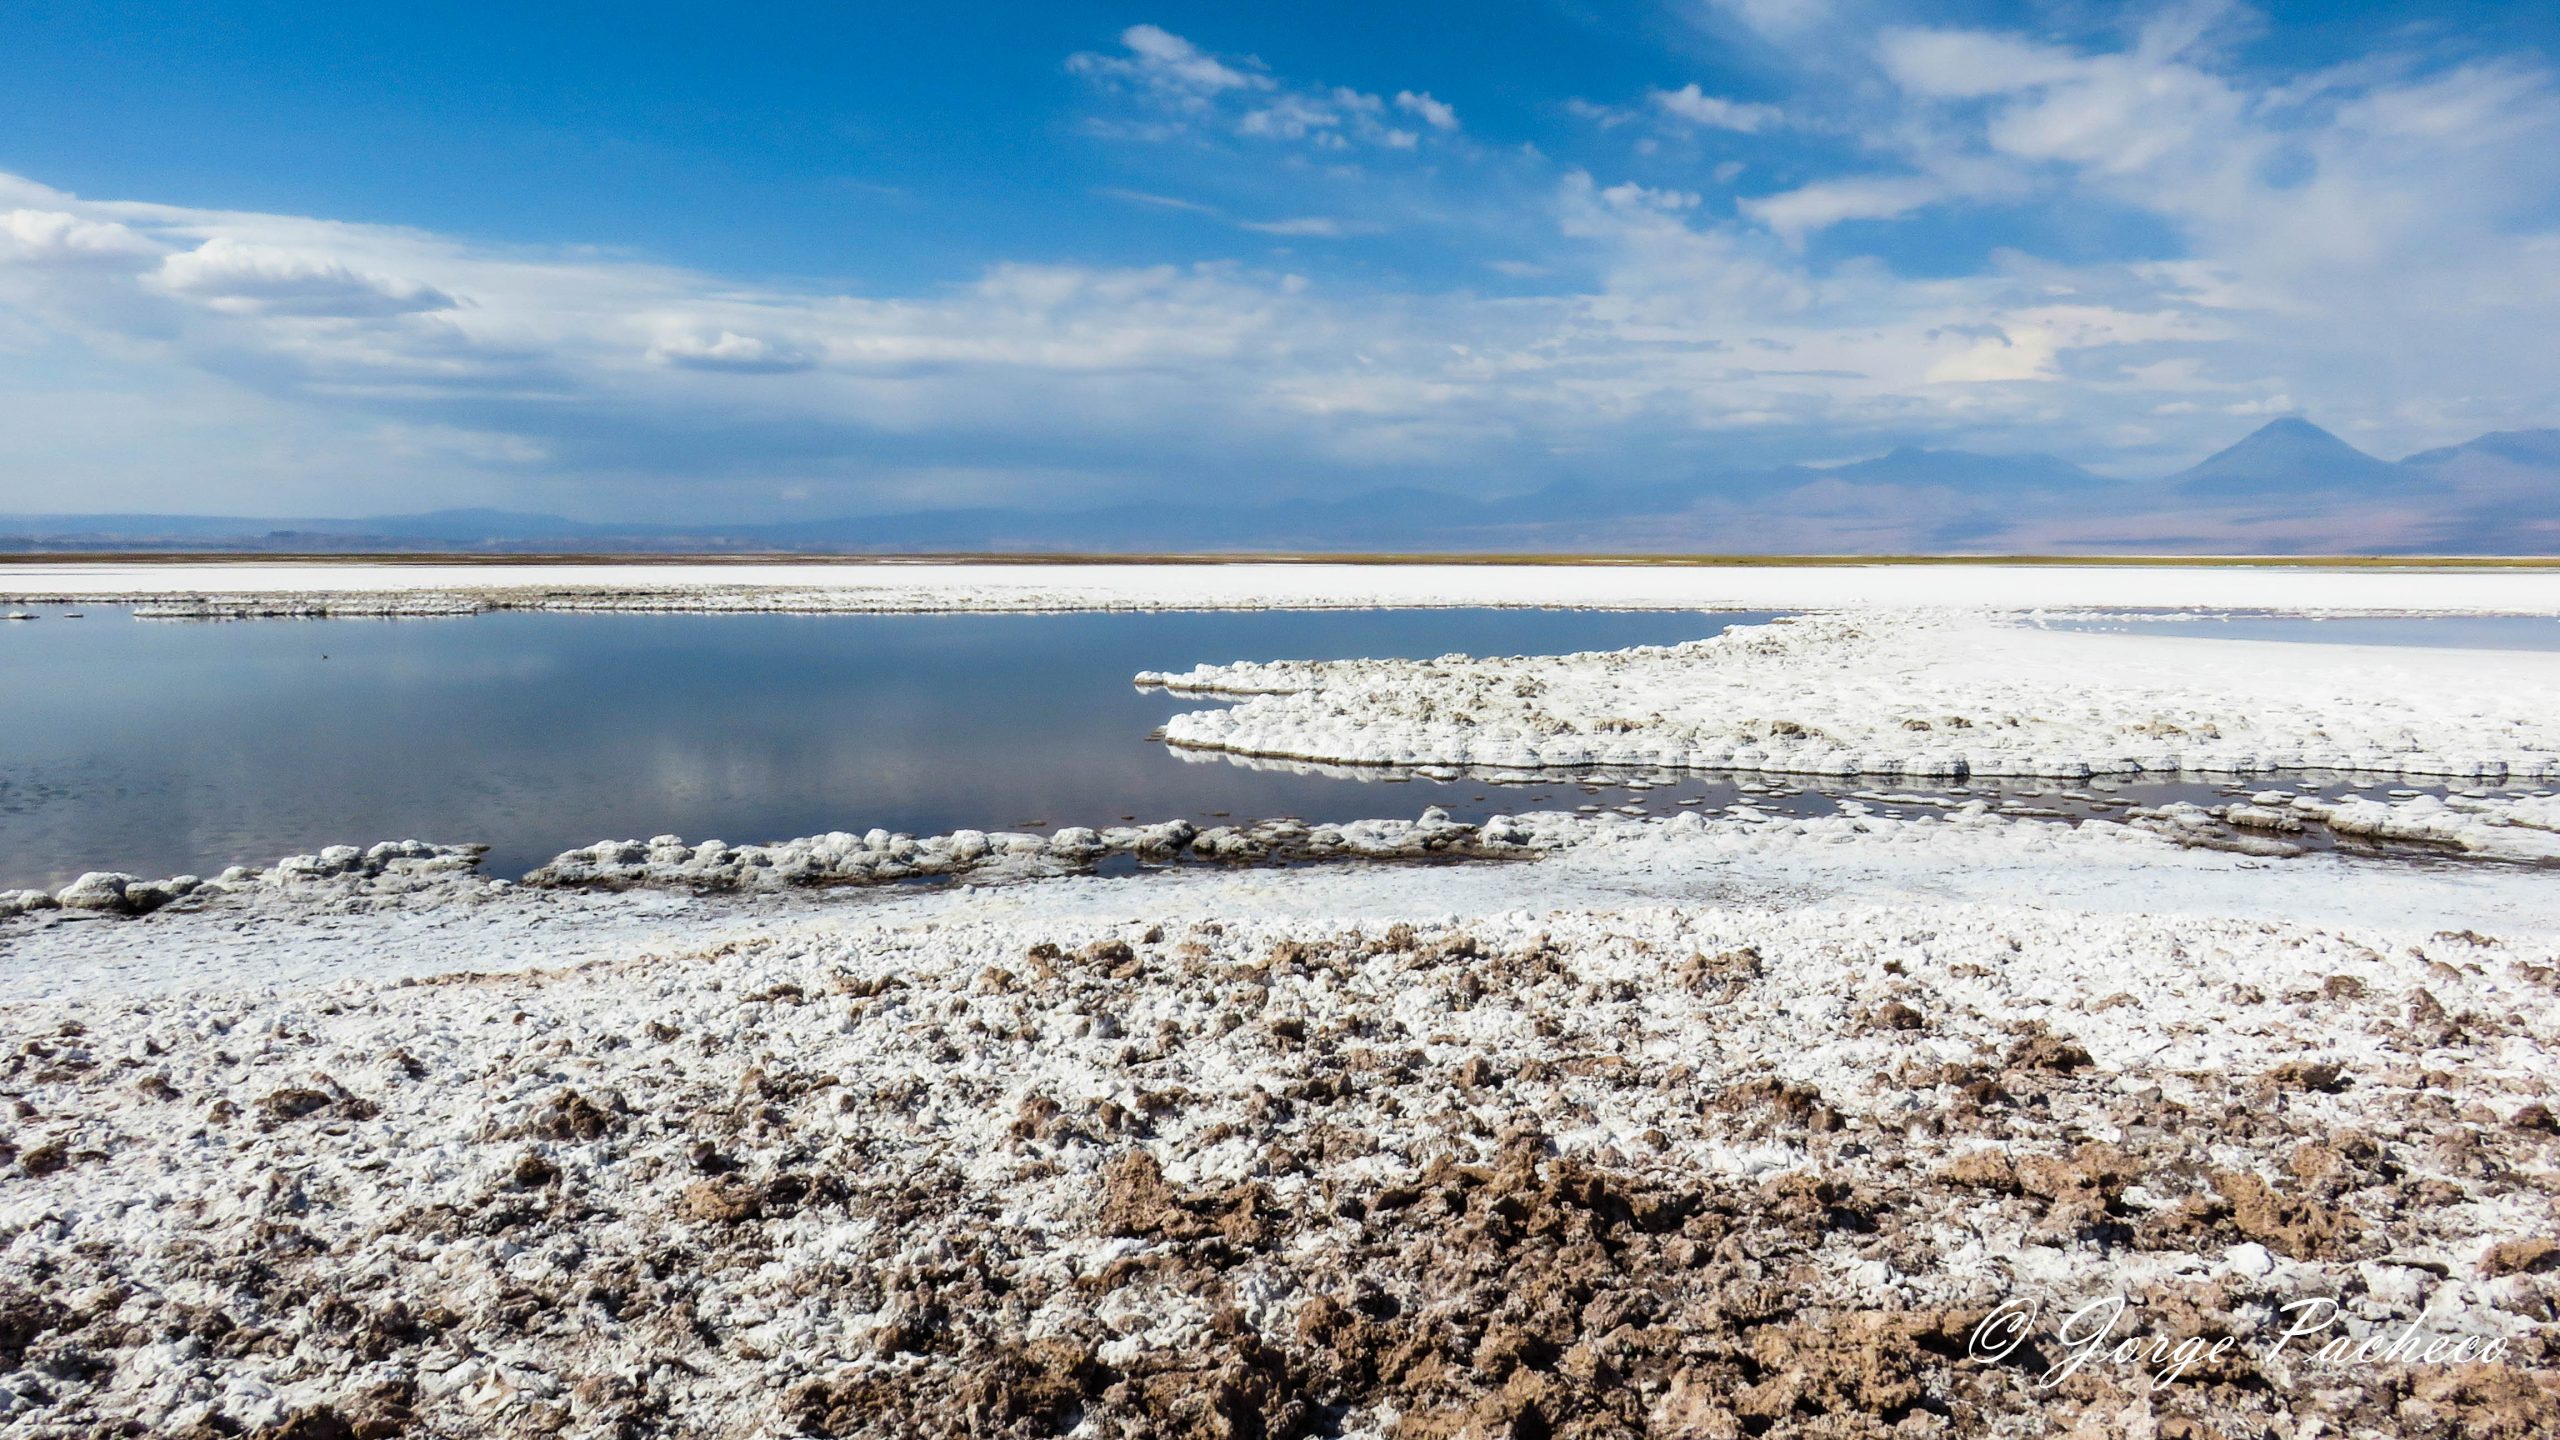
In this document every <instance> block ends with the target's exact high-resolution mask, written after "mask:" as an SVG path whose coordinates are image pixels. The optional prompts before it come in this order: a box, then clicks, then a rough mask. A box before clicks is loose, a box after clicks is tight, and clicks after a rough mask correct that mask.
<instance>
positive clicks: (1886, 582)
mask: <svg viewBox="0 0 2560 1440" xmlns="http://www.w3.org/2000/svg"><path fill="white" fill-rule="evenodd" d="M0 601H7V602H20V603H86V604H131V605H136V606H141V607H144V609H145V613H149V614H153V615H159V616H165V617H171V618H216V619H218V618H231V617H238V618H248V617H256V616H279V617H284V616H307V617H326V616H437V615H463V614H473V613H478V612H481V611H485V610H559V611H699V612H712V613H754V612H774V611H779V612H792V613H810V614H937V613H1009V612H1044V611H1073V610H1266V609H1373V608H1417V607H1445V606H1497V607H1499V606H1569V607H1588V608H1598V609H1670V610H1690V609H1698V610H1736V609H1740V610H1755V609H1774V610H1867V609H1877V608H1882V609H1894V608H1899V607H1905V606H1912V605H1960V606H1978V607H1988V608H1994V609H2001V610H2009V611H2031V610H2047V611H2089V610H2125V609H2143V608H2158V607H2174V608H2185V609H2194V610H2207V611H2268V612H2285V613H2302V614H2308V613H2322V614H2337V615H2352V614H2413V615H2414V614H2445V615H2455V614H2476V615H2560V570H2551V569H2532V568H2526V569H2514V570H2481V569H2464V570H2428V569H2426V568H2424V567H2423V566H2422V565H2421V566H2414V567H2412V568H2410V569H2406V570H2402V569H2374V568H2370V567H2358V568H2354V569H2322V568H2319V567H2317V566H2300V567H2293V566H2276V567H2241V566H2229V565H2224V566H2216V565H2212V564H2196V565H2146V566H2102V565H2091V566H2077V565H2000V564H1992V563H1985V564H1932V565H1885V564H1877V565H1855V564H1820V565H1794V564H1787V565H1765V566H1751V565H1676V564H1651V565H1648V564H1580V563H1568V564H1552V565H1500V564H1489V565H1451V564H1432V563H1428V562H1415V563H1398V564H1340V563H1324V562H1307V563H1295V564H1275V563H1268V562H1250V561H1238V562H1231V563H1160V564H1113V563H1097V564H1003V563H988V562H940V561H890V560H884V561H874V562H866V563H833V564H829V563H777V564H741V563H736V562H724V561H718V560H703V561H694V562H687V563H682V564H655V565H636V564H613V563H587V564H550V563H545V564H527V565H512V564H511V565H467V564H450V563H435V562H420V563H408V564H380V563H361V562H355V563H349V562H338V563H330V562H305V563H278V562H242V563H228V564H204V563H169V564H153V563H130V562H110V563H96V564H87V563H69V562H62V563H45V564H28V563H18V564H0Z"/></svg>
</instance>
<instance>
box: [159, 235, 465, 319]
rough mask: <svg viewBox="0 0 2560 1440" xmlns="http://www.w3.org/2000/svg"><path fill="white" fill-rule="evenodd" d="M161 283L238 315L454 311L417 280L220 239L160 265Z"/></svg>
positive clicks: (449, 301) (343, 316)
mask: <svg viewBox="0 0 2560 1440" xmlns="http://www.w3.org/2000/svg"><path fill="white" fill-rule="evenodd" d="M156 278H157V283H158V284H159V286H160V288H161V289H163V290H166V291H168V292H169V293H170V294H173V295H178V296H183V297H185V298H186V299H189V300H194V301H198V302H200V303H202V304H203V305H205V306H207V307H208V308H211V309H214V310H219V311H222V312H224V313H226V314H233V315H272V316H302V317H309V318H326V319H348V320H359V319H381V318H384V317H388V316H393V315H412V314H417V313H419V312H421V311H427V310H449V309H451V308H453V306H454V304H455V301H454V299H453V297H452V296H450V295H447V294H445V293H444V292H443V291H441V290H438V289H436V288H435V287H434V286H432V285H428V284H425V283H424V282H421V281H418V280H412V279H408V278H405V277H399V276H386V275H372V274H363V273H359V272H358V271H355V270H352V269H350V268H348V267H347V266H346V265H345V264H343V263H341V262H339V261H337V260H335V259H333V258H330V257H329V256H327V255H325V254H320V255H315V254H312V253H310V252H307V251H296V250H292V249H286V248H282V247H278V246H272V245H258V244H254V243H250V242H247V241H242V240H236V239H233V238H231V237H229V236H222V235H217V236H215V237H214V238H212V239H210V240H207V241H205V242H204V243H203V244H202V245H199V246H197V247H196V248H194V249H192V250H182V251H180V252H178V253H177V254H174V255H171V256H169V257H168V258H167V259H165V260H163V261H161V262H160V269H159V273H158V276H157V277H156Z"/></svg>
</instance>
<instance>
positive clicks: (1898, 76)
mask: <svg viewBox="0 0 2560 1440" xmlns="http://www.w3.org/2000/svg"><path fill="white" fill-rule="evenodd" d="M1876 54H1877V58H1879V59H1880V60H1882V61H1883V63H1884V70H1885V73H1886V74H1887V75H1889V76H1891V77H1892V78H1893V80H1894V83H1896V84H1898V85H1900V86H1901V87H1902V88H1903V89H1904V90H1906V91H1908V92H1910V93H1911V94H1914V95H1927V96H1931V97H1935V98H1940V99H1973V98H1978V97H1981V96H1985V95H2007V94H2011V93H2014V92H2016V91H2019V90H2026V89H2031V88H2033V87H2035V86H2038V85H2044V84H2048V83H2050V82H2052V81H2055V80H2060V79H2063V78H2066V77H2068V76H2070V75H2071V74H2073V73H2074V72H2075V71H2076V70H2077V68H2078V66H2079V60H2078V58H2077V57H2075V56H2073V55H2072V54H2071V53H2070V52H2069V51H2066V50H2061V49H2058V48H2056V47H2054V46H2051V45H2042V44H2038V43H2036V42H2033V41H2029V40H2020V39H2017V38H2015V37H2013V36H2008V35H1995V34H1988V33H1985V32H1982V31H1975V30H1903V29H1895V30H1887V31H1886V32H1884V34H1883V35H1882V36H1881V37H1880V38H1879V39H1878V41H1877V45H1876Z"/></svg>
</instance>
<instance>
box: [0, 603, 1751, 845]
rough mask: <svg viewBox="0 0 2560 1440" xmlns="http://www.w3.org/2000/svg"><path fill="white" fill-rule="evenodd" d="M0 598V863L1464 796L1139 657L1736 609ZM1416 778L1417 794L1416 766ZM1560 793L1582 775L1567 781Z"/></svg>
mask: <svg viewBox="0 0 2560 1440" xmlns="http://www.w3.org/2000/svg"><path fill="white" fill-rule="evenodd" d="M37 613H38V615H39V617H40V618H38V619H37V620H34V621H27V622H19V623H15V624H9V625H6V626H0V887H10V886H24V885H58V884H60V883H62V882H63V881H65V880H68V879H69V878H71V877H73V876H76V875H77V874H79V873H80V872H81V871H83V870H94V869H115V870H125V871H130V872H132V873H135V874H140V875H169V874H180V873H193V874H211V873H213V872H215V871H217V870H219V869H221V868H222V867H223V866H225V865H229V864H235V863H237V864H253V865H255V864H265V863H267V862H269V861H272V860H274V859H275V858H276V857H277V856H279V855H285V854H291V853H296V852H300V851H308V850H312V849H315V848H317V847H319V846H322V845H328V844H339V843H345V844H369V843H371V842H373V841H376V840H384V839H401V838H416V839H421V840H431V841H436V842H438V843H461V842H466V841H476V842H480V843H485V844H489V845H491V846H493V847H494V848H493V851H492V853H491V855H490V858H489V864H488V868H489V870H490V872H491V873H493V874H500V875H512V874H520V873H522V872H523V871H525V870H528V869H530V868H532V867H533V866H536V865H539V864H541V863H542V862H543V861H545V860H548V859H550V858H551V857H552V856H553V855H555V854H557V853H559V852H560V851H562V850H565V849H568V848H570V847H572V846H577V845H584V844H588V843H590V842H592V841H595V840H600V839H617V838H624V837H635V838H645V837H647V836H650V835H657V834H665V833H673V834H680V835H683V836H685V837H687V838H689V839H694V840H703V839H723V840H728V841H731V842H737V843H744V842H751V841H759V840H770V839H781V838H787V837H790V836H794V835H807V834H816V833H821V832H825V831H829V830H854V831H861V830H865V829H869V828H870V827H872V826H875V825H876V826H881V827H884V828H887V829H890V830H904V831H907V832H910V833H913V834H933V833H937V832H941V831H947V830H952V829H957V828H960V827H964V826H968V827H976V828H981V829H1029V828H1049V827H1051V826H1056V825H1109V824H1116V823H1119V822H1120V821H1121V820H1123V819H1124V818H1126V817H1132V816H1134V817H1137V818H1139V819H1141V820H1146V821H1156V820H1165V819H1172V818H1174V817H1176V816H1181V817H1186V818H1190V819H1193V820H1195V821H1201V822H1206V823H1214V820H1215V818H1216V817H1219V816H1221V815H1233V816H1235V817H1239V818H1262V817H1265V816H1270V815H1286V814H1294V815H1299V816H1302V817H1304V818H1306V819H1309V820H1318V821H1322V820H1350V819H1358V818H1362V817H1365V816H1370V815H1377V814H1405V815H1410V814H1413V813H1415V812H1417V811H1419V810H1420V809H1421V807H1422V806H1424V805H1428V804H1435V803H1437V804H1449V805H1451V806H1452V808H1457V807H1458V806H1461V805H1464V806H1468V807H1469V808H1473V809H1479V810H1483V809H1487V808H1488V807H1490V808H1502V807H1504V806H1517V805H1518V804H1519V803H1520V801H1521V797H1520V796H1518V795H1516V794H1505V795H1501V796H1499V797H1497V798H1498V799H1499V801H1500V804H1499V805H1495V804H1493V802H1492V801H1488V802H1487V805H1484V806H1478V805H1474V804H1473V802H1472V801H1471V800H1470V798H1469V797H1472V796H1475V795H1478V794H1484V793H1486V791H1485V787H1484V786H1482V785H1475V786H1465V785H1458V784H1433V783H1431V782H1415V783H1412V784H1410V785H1398V786H1392V787H1384V788H1382V787H1381V786H1380V785H1378V784H1375V783H1363V782H1361V781H1358V780H1347V779H1338V778H1335V779H1329V778H1325V777H1321V776H1312V775H1292V774H1282V773H1273V772H1269V771H1261V770H1253V769H1247V768H1243V767H1239V766H1234V765H1228V764H1200V763H1192V762H1186V761H1184V760H1182V759H1180V758H1178V757H1177V756H1176V755H1174V754H1172V753H1170V752H1168V751H1167V750H1166V748H1165V747H1164V746H1163V745H1162V744H1160V743H1155V742H1154V741H1153V740H1152V739H1151V735H1152V732H1153V731H1154V730H1155V728H1156V727H1157V726H1159V725H1161V724H1163V723H1164V721H1165V720H1166V719H1167V718H1168V717H1170V716H1171V715H1173V714H1175V713H1177V712H1178V711H1181V710H1185V709H1196V708H1198V707H1199V705H1200V704H1201V703H1203V702H1199V701H1185V700H1181V699H1177V698H1174V697H1171V696H1168V695H1164V694H1161V693H1148V692H1141V691H1138V690H1136V689H1134V688H1133V687H1132V686H1131V685H1130V683H1129V677H1130V676H1131V675H1133V674H1135V673H1136V672H1138V671H1140V670H1145V669H1171V670H1178V669H1183V668H1186V667H1188V666H1191V665H1193V664H1197V663H1202V662H1223V661H1228V660H1239V659H1276V658H1281V657H1301V658H1312V657H1328V658H1348V657H1356V656H1381V657H1387V656H1412V657H1428V656H1434V655H1442V654H1446V653H1449V652H1451V651H1468V652H1471V653H1480V654H1522V653H1540V652H1555V651H1563V650H1585V649H1595V648H1617V647H1621V646H1627V645H1653V644H1669V643H1676V642H1678V641H1682V640H1694V639H1698V638H1701V637H1703V636H1707V635H1712V634H1715V633H1716V632H1718V631H1720V630H1721V629H1723V628H1724V627H1725V626H1726V625H1728V624H1731V623H1735V622H1752V621H1758V620H1762V619H1766V618H1767V617H1766V616H1762V615H1727V614H1700V613H1694V612H1688V613H1683V612H1669V613H1665V612H1610V611H1572V610H1398V611H1332V612H1321V611H1318V612H1310V611H1294V612H1291V611H1280V612H1264V613H1220V614H1075V615H958V616H943V615H896V616H842V615H827V616H800V615H557V614H494V615H479V616H472V617H468V618H461V619H451V620H411V621H364V620H344V621H248V622H239V623H171V622H157V621H137V620H135V619H133V618H132V617H131V616H130V615H129V614H127V613H125V612H123V611H121V610H117V609H113V608H106V607H88V608H87V609H86V611H85V615H84V618H80V619H76V620H75V619H69V618H66V610H65V608H64V607H44V608H40V609H39V610H38V612H37ZM1426 792H1427V793H1426ZM1577 798H1579V796H1578V794H1577Z"/></svg>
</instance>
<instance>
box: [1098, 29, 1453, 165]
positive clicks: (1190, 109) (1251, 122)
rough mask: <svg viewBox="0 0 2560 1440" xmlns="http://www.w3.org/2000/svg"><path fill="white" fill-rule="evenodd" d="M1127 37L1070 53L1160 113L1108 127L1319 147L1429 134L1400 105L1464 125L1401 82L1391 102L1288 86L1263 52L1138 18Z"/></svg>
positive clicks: (1397, 144) (1439, 126)
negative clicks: (1097, 49) (1215, 50)
mask: <svg viewBox="0 0 2560 1440" xmlns="http://www.w3.org/2000/svg"><path fill="white" fill-rule="evenodd" d="M1120 38H1121V43H1122V44H1123V45H1124V46H1126V47H1127V49H1128V51H1129V53H1128V54H1127V55H1096V54H1080V55H1074V56H1070V57H1069V58H1068V61H1067V68H1068V70H1070V71H1071V72H1073V73H1075V74H1078V75H1082V76H1084V77H1086V78H1087V79H1089V80H1092V81H1094V82H1095V83H1097V84H1098V85H1101V86H1104V87H1106V88H1108V89H1114V90H1118V91H1121V92H1124V93H1126V94H1127V95H1129V96H1130V98H1132V99H1134V100H1136V101H1138V102H1139V103H1140V104H1141V105H1143V106H1144V107H1146V108H1147V109H1148V110H1150V111H1152V112H1153V114H1152V116H1151V118H1150V119H1148V120H1146V121H1144V122H1141V123H1135V124H1132V123H1127V122H1122V121H1114V120H1100V121H1097V122H1095V123H1096V126H1097V128H1098V129H1099V130H1100V131H1101V132H1102V133H1105V134H1111V135H1120V136H1125V137H1128V138H1133V139H1142V140H1166V139H1171V138H1173V137H1175V136H1179V135H1192V134H1198V133H1200V132H1202V131H1203V130H1216V129H1223V130H1226V131H1228V132H1230V133H1233V134H1236V135H1241V136H1245V137H1248V138H1251V139H1257V140H1285V141H1292V142H1302V143H1305V144H1308V145H1312V146H1314V147H1315V148H1317V149H1320V150H1350V149H1352V148H1354V147H1355V146H1358V145H1371V146H1376V147H1378V148H1380V149H1386V150H1413V149H1417V148H1419V147H1420V145H1421V143H1422V135H1421V133H1420V132H1417V131H1414V130H1411V129H1407V128H1405V127H1404V126H1401V125H1397V124H1395V123H1393V122H1391V121H1390V120H1389V119H1388V115H1389V113H1390V111H1391V110H1392V111H1395V112H1401V113H1404V114H1409V115H1412V116H1414V117H1416V118H1417V119H1418V120H1419V121H1420V122H1421V123H1422V124H1423V125H1424V126H1426V127H1427V128H1428V129H1430V130H1432V131H1434V132H1437V133H1440V134H1443V135H1447V134H1453V133H1455V132H1456V130H1457V129H1458V112H1457V111H1456V110H1454V109H1452V108H1451V107H1450V106H1448V105H1446V104H1443V103H1442V102H1440V101H1438V100H1435V99H1433V98H1432V97H1431V96H1430V95H1429V94H1427V93H1424V92H1420V91H1413V90H1404V91H1399V92H1397V94H1396V97H1395V99H1394V101H1393V102H1389V101H1388V100H1387V99H1386V97H1384V96H1381V95H1372V94H1370V93H1368V92H1366V91H1362V90H1354V89H1351V88H1349V87H1347V86H1339V85H1337V86H1332V87H1324V86H1305V87H1299V86H1290V85H1284V84H1282V83H1281V82H1280V81H1278V80H1276V79H1274V78H1273V77H1272V76H1271V75H1269V74H1267V73H1265V72H1264V70H1263V67H1262V64H1261V62H1260V61H1257V60H1250V59H1241V60H1234V61H1232V62H1230V61H1229V60H1228V59H1225V58H1221V57H1219V56H1216V55H1212V54H1210V53H1208V52H1207V51H1204V50H1202V49H1200V48H1199V47H1198V46H1196V45H1194V44H1192V43H1191V42H1190V41H1188V40H1186V39H1184V38H1182V37H1181V36H1179V35H1175V34H1172V33H1171V32H1169V31H1166V30H1163V29H1160V28H1158V27H1156V26H1153V25H1136V26H1132V27H1130V28H1129V29H1128V30H1126V31H1124V32H1122V34H1121V37H1120Z"/></svg>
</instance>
